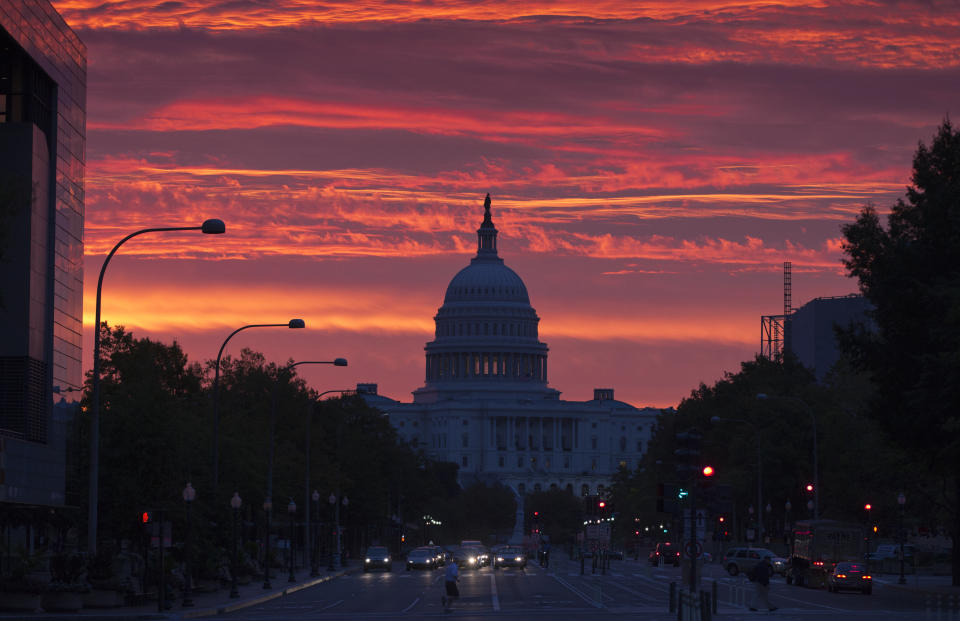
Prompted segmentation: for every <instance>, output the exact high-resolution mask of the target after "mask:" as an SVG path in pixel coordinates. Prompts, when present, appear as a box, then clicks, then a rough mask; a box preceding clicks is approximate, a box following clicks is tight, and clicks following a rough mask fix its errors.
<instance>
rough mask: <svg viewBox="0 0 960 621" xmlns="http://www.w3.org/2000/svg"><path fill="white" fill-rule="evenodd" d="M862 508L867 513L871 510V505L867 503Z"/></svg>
mask: <svg viewBox="0 0 960 621" xmlns="http://www.w3.org/2000/svg"><path fill="white" fill-rule="evenodd" d="M863 508H864V510H866V511H869V510H870V509H873V505H871V504H870V503H869V502H868V503H867V504H865V505H863Z"/></svg>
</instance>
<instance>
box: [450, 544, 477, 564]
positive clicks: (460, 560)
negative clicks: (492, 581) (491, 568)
mask: <svg viewBox="0 0 960 621" xmlns="http://www.w3.org/2000/svg"><path fill="white" fill-rule="evenodd" d="M453 562H454V563H456V564H457V567H459V568H461V569H480V550H478V549H477V548H470V547H466V548H465V547H462V546H461V547H460V548H457V551H456V552H454V553H453Z"/></svg>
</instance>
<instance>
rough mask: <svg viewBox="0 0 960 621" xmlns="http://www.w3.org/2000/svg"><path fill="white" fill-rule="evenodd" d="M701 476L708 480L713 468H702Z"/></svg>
mask: <svg viewBox="0 0 960 621" xmlns="http://www.w3.org/2000/svg"><path fill="white" fill-rule="evenodd" d="M703 476H705V477H707V478H708V479H709V478H710V477H712V476H713V466H704V467H703Z"/></svg>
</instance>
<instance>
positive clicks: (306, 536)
mask: <svg viewBox="0 0 960 621" xmlns="http://www.w3.org/2000/svg"><path fill="white" fill-rule="evenodd" d="M298 364H332V365H333V366H335V367H345V366H347V359H346V358H336V359H335V360H330V361H326V362H322V361H310V362H294V363H293V364H291V365H290V367H289V368H292V367H294V366H296V365H298ZM278 381H279V379H278ZM332 392H339V393H340V396H341V397H342V396H343V395H345V394H347V393H348V392H354V391H352V390H325V391H323V392H321V393H320V394H319V395H317V401H319V400H320V398H321V397H323V396H324V395H329V394H330V393H332ZM274 405H276V399H274ZM274 409H275V408H274ZM273 416H274V415H272V414H271V419H270V482H269V485H271V486H272V485H273V424H274V418H273ZM312 421H313V401H310V402H308V403H307V440H306V442H307V447H306V462H307V467H306V475H305V476H304V490H305V493H304V506H306V507H309V506H310V445H311V444H312V441H313V435H312V434H311V432H310V423H311V422H312ZM308 522H309V520H308ZM303 541H304V544H306V543H307V542H308V541H310V526H309V524H305V525H304V531H303Z"/></svg>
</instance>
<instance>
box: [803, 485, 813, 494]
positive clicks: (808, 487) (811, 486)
mask: <svg viewBox="0 0 960 621" xmlns="http://www.w3.org/2000/svg"><path fill="white" fill-rule="evenodd" d="M804 489H806V490H807V491H808V492H812V491H813V484H812V483H807V486H806V488H804Z"/></svg>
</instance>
